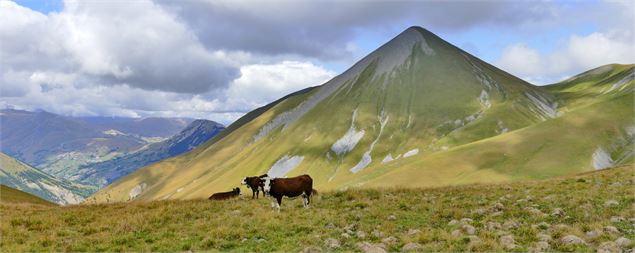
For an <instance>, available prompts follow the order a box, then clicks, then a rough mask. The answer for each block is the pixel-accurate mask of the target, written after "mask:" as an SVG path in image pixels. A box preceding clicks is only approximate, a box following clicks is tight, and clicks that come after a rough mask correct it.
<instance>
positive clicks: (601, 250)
mask: <svg viewBox="0 0 635 253" xmlns="http://www.w3.org/2000/svg"><path fill="white" fill-rule="evenodd" d="M620 251H621V250H620V247H619V246H617V244H616V243H615V242H610V241H609V242H603V243H601V244H600V246H598V250H597V252H598V253H613V252H620Z"/></svg>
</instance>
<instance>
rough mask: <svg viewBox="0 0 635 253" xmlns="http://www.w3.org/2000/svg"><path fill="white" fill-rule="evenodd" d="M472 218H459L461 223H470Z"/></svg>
mask: <svg viewBox="0 0 635 253" xmlns="http://www.w3.org/2000/svg"><path fill="white" fill-rule="evenodd" d="M473 221H474V220H472V219H470V218H463V219H461V221H460V222H461V224H470V223H472V222H473Z"/></svg>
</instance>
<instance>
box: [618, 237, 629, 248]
mask: <svg viewBox="0 0 635 253" xmlns="http://www.w3.org/2000/svg"><path fill="white" fill-rule="evenodd" d="M615 244H617V246H620V247H622V248H625V247H628V246H629V245H631V240H630V239H628V238H626V237H620V238H617V240H615Z"/></svg>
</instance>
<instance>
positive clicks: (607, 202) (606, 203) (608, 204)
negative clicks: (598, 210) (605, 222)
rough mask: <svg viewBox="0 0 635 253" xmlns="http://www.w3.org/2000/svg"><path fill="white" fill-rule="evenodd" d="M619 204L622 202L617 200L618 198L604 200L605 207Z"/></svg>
mask: <svg viewBox="0 0 635 253" xmlns="http://www.w3.org/2000/svg"><path fill="white" fill-rule="evenodd" d="M619 204H620V202H617V200H614V199H610V200H607V201H606V202H604V207H612V206H617V205H619Z"/></svg>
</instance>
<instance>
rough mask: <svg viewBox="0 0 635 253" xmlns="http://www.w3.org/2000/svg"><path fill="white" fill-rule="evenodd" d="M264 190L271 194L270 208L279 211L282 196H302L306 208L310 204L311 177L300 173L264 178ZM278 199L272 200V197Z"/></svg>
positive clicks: (311, 191)
mask: <svg viewBox="0 0 635 253" xmlns="http://www.w3.org/2000/svg"><path fill="white" fill-rule="evenodd" d="M263 181H264V185H265V186H264V192H265V194H269V196H271V198H272V201H271V208H275V207H277V208H278V211H280V204H282V197H284V196H286V197H289V198H294V197H297V196H302V199H303V201H304V207H305V208H308V207H309V204H311V193H313V192H314V190H313V179H312V178H311V177H310V176H309V175H302V176H297V177H292V178H268V177H266V178H264V180H263ZM274 198H275V199H276V200H277V201H278V203H277V206H276V203H274V202H273V199H274Z"/></svg>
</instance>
